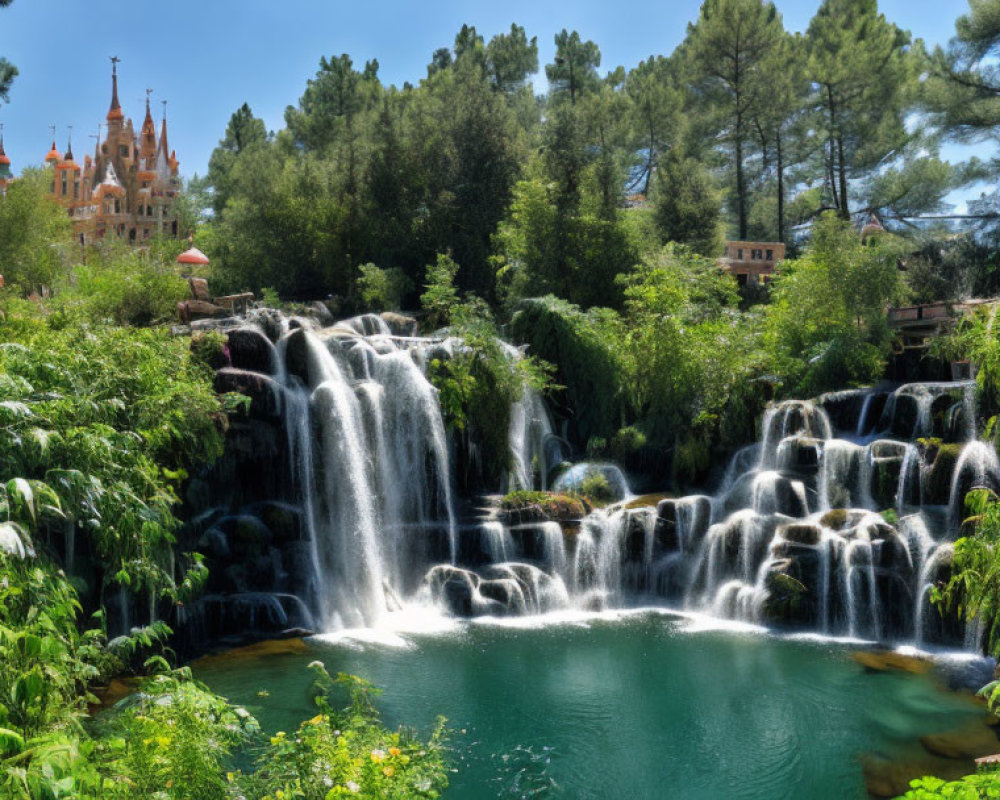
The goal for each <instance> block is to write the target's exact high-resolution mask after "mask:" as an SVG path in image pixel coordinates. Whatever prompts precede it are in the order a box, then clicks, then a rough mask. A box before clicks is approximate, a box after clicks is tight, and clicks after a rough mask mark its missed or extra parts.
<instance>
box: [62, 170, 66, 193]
mask: <svg viewBox="0 0 1000 800" xmlns="http://www.w3.org/2000/svg"><path fill="white" fill-rule="evenodd" d="M62 193H63V197H65V196H66V173H65V172H64V173H63V174H62Z"/></svg>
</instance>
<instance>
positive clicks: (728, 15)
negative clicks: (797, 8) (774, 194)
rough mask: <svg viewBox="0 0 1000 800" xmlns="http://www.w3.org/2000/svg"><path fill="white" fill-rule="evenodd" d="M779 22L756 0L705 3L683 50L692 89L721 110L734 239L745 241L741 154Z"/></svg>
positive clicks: (763, 92) (769, 6) (762, 94)
mask: <svg viewBox="0 0 1000 800" xmlns="http://www.w3.org/2000/svg"><path fill="white" fill-rule="evenodd" d="M782 33H783V28H782V24H781V16H780V15H779V14H778V12H777V10H776V9H775V7H774V3H771V2H766V3H765V2H761V0H705V2H704V3H703V4H702V7H701V12H700V13H699V15H698V21H697V22H695V23H693V24H690V25H688V34H687V40H686V42H685V45H686V47H687V49H688V52H689V55H690V58H691V60H692V69H693V76H694V79H695V83H696V85H697V87H698V89H699V90H700V91H701V92H703V93H704V94H705V96H706V99H708V100H710V101H712V102H715V103H717V104H718V105H720V106H722V107H723V108H725V109H726V115H725V119H726V122H725V125H724V129H723V133H724V135H725V138H726V141H727V142H728V143H729V145H730V147H731V148H732V152H733V169H734V183H735V186H734V188H735V192H736V215H737V219H738V226H739V237H740V238H741V239H745V238H746V236H747V208H748V205H749V195H748V191H747V184H748V179H747V171H746V148H747V143H748V141H749V139H750V136H751V133H752V130H751V119H752V114H753V111H754V109H755V108H756V107H757V106H758V105H759V104H761V103H766V102H767V92H768V88H767V85H766V81H765V80H764V66H765V65H766V64H767V63H768V58H769V56H770V54H771V53H772V51H773V50H774V49H775V48H777V47H778V46H779V44H780V41H781V36H782Z"/></svg>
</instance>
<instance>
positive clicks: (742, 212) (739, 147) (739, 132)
mask: <svg viewBox="0 0 1000 800" xmlns="http://www.w3.org/2000/svg"><path fill="white" fill-rule="evenodd" d="M736 205H737V213H738V214H739V219H740V240H742V241H745V240H746V238H747V197H746V186H745V185H744V178H743V120H742V119H741V115H740V114H739V113H737V115H736Z"/></svg>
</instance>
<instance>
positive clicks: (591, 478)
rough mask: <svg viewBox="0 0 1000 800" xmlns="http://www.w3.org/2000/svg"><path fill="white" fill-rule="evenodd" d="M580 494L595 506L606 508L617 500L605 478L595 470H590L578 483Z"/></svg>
mask: <svg viewBox="0 0 1000 800" xmlns="http://www.w3.org/2000/svg"><path fill="white" fill-rule="evenodd" d="M580 494H582V495H583V496H584V497H586V498H587V499H589V500H591V501H592V502H593V503H594V505H596V506H606V505H607V504H608V503H613V502H615V500H617V499H618V497H617V496H616V495H615V493H614V490H613V489H612V488H611V484H610V483H608V479H607V477H605V475H604V473H603V472H598V471H597V470H591V471H590V472H588V473H587V474H586V475H584V476H583V480H582V481H580Z"/></svg>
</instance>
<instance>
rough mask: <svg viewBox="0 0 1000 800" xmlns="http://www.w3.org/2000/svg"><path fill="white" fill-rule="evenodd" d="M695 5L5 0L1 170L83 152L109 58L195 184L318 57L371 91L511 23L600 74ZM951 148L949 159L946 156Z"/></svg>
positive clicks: (950, 5)
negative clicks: (563, 42) (584, 57)
mask: <svg viewBox="0 0 1000 800" xmlns="http://www.w3.org/2000/svg"><path fill="white" fill-rule="evenodd" d="M777 5H778V9H779V10H780V12H781V13H782V16H783V17H784V21H785V26H786V28H788V29H790V30H804V29H805V27H806V26H807V25H808V23H809V19H810V17H811V16H812V14H813V13H814V12H815V10H816V8H817V7H818V5H819V0H809V1H808V2H805V1H804V0H777ZM699 6H700V2H699V0H641V1H636V0H634V1H633V2H630V3H628V4H623V3H616V2H613V1H609V0H602V2H594V1H593V0H575V2H572V3H568V2H545V0H534V2H528V1H527V0H510V1H509V2H506V3H497V2H490V3H470V2H457V1H456V0H446V1H445V2H431V3H426V2H425V3H419V4H418V3H414V2H404V0H393V1H392V2H370V3H364V2H357V0H352V2H342V0H310V1H308V2H307V0H284V2H273V0H240V1H239V2H236V0H201V2H193V0H159V1H158V2H149V0H139V2H136V3H131V4H127V5H126V6H123V5H122V4H121V3H119V2H112V0H86V2H81V1H80V0H14V2H13V4H12V5H11V6H10V7H8V8H7V9H3V10H0V55H3V56H5V57H6V58H7V59H9V60H10V61H12V62H13V63H14V64H16V65H17V67H18V69H19V70H20V75H19V76H18V78H17V80H16V81H15V83H14V86H13V88H12V90H11V95H10V103H9V104H4V105H0V122H2V123H4V138H5V142H6V150H7V154H8V156H10V158H11V161H12V162H13V163H12V166H13V168H14V170H15V171H18V170H20V169H21V168H22V167H24V166H26V165H29V164H31V165H34V164H39V163H41V160H42V158H43V157H44V155H45V153H46V152H47V151H48V148H49V144H50V135H49V125H52V124H54V125H56V126H57V133H56V139H57V145H58V147H59V148H60V150H62V149H63V148H65V146H66V137H67V126H68V125H73V142H74V155H75V156H76V157H77V160H82V157H83V154H84V153H85V152H92V151H93V148H94V139H93V138H89V137H91V136H93V135H96V133H97V125H98V123H99V122H103V121H104V116H105V114H106V113H107V108H108V101H109V98H110V83H111V81H110V63H109V61H108V57H109V56H112V55H117V56H119V57H120V58H121V59H122V61H121V63H120V64H119V76H120V77H119V96H120V99H121V103H122V106H123V108H124V109H125V113H126V115H127V116H131V117H132V118H133V121H134V122H135V124H136V126H137V127H138V125H139V124H140V123H141V121H142V116H143V113H144V97H145V94H144V93H145V89H146V88H147V87H149V88H151V89H153V95H152V100H153V104H154V117H155V118H156V120H157V125H159V118H160V110H161V106H160V104H159V101H160V100H164V99H165V100H167V101H169V103H168V106H167V117H168V125H169V136H170V145H171V147H172V148H174V149H176V151H177V156H178V158H179V159H180V162H181V172H182V174H184V175H185V176H186V177H190V176H191V175H192V174H193V173H195V172H198V173H202V174H203V173H204V172H205V169H206V167H207V164H208V158H209V155H210V154H211V152H212V149H213V148H214V147H215V146H216V144H217V142H218V140H219V138H220V137H221V136H222V134H223V133H224V131H225V126H226V123H227V121H228V119H229V117H230V115H231V114H232V112H233V111H234V110H235V109H236V108H237V107H239V106H240V105H241V104H242V103H243V102H248V103H249V104H250V106H251V108H252V109H253V111H254V113H255V114H257V116H260V117H263V118H264V120H265V121H266V123H267V125H268V128H269V129H272V130H276V129H278V128H281V127H282V126H283V112H284V109H285V106H287V105H289V104H294V103H296V102H297V100H298V98H299V97H300V96H301V94H302V91H303V89H304V88H305V85H306V81H307V80H308V79H309V78H310V77H311V76H313V75H314V74H315V72H316V69H317V66H318V62H319V59H320V56H323V55H339V54H340V53H345V52H346V53H348V54H350V55H351V57H352V58H353V59H354V61H355V63H356V64H359V65H360V64H363V63H364V61H365V60H367V59H370V58H377V59H378V61H379V64H380V67H381V68H380V72H379V74H380V76H381V78H382V80H383V81H384V82H387V83H396V84H402V83H403V82H404V81H407V80H409V81H411V82H413V83H416V82H417V81H419V79H420V78H421V77H422V76H423V75H424V74H425V67H426V65H427V62H428V61H429V60H430V56H431V53H432V52H433V51H434V50H435V49H436V48H438V47H443V46H448V45H450V44H451V43H452V41H453V39H454V36H455V33H456V32H457V31H458V29H459V28H460V27H461V26H462V23H469V24H472V25H475V26H476V28H477V30H478V31H479V32H480V33H481V34H483V35H484V36H485V37H486V38H487V39H489V37H490V36H492V35H494V34H496V33H499V32H501V31H504V30H507V29H508V28H509V27H510V24H511V22H517V23H518V24H519V25H523V26H524V27H525V29H526V30H527V33H528V36H529V37H530V36H537V37H538V43H539V61H540V63H541V64H542V65H544V64H545V63H546V62H549V61H551V60H552V56H553V53H554V49H555V48H554V45H553V41H552V40H553V36H554V35H555V34H556V33H557V32H558V31H559V30H560V29H562V28H564V27H566V28H569V29H571V30H572V29H576V30H577V31H579V32H580V34H581V36H582V37H583V38H585V39H593V40H594V41H595V42H596V43H597V44H598V46H599V47H600V48H601V53H602V64H601V70H602V72H603V71H605V70H607V69H611V68H613V67H615V66H617V65H619V64H621V65H624V66H626V67H631V66H634V65H635V64H636V63H637V62H638V61H640V60H641V59H643V58H646V57H647V56H649V55H650V54H667V53H669V52H670V51H671V50H673V48H674V47H675V46H676V45H677V44H678V43H679V42H680V41H681V40H682V39H683V37H684V34H685V30H686V27H687V24H688V22H689V21H691V20H693V19H694V18H695V17H696V16H697V13H698V8H699ZM880 8H881V10H882V11H883V12H884V13H885V14H886V16H887V17H888V18H889V19H890V20H892V21H893V22H895V23H896V24H898V25H900V26H901V27H903V28H906V29H908V30H909V31H911V33H912V34H913V36H914V37H920V38H923V39H924V40H925V41H927V42H930V43H944V42H946V41H947V40H948V39H949V38H950V37H951V36H953V35H954V30H955V19H956V17H958V16H959V15H960V14H963V13H965V12H966V11H967V9H968V5H967V2H966V0H882V2H881V3H880ZM955 153H956V151H952V150H949V154H950V155H951V157H954V155H955Z"/></svg>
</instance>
